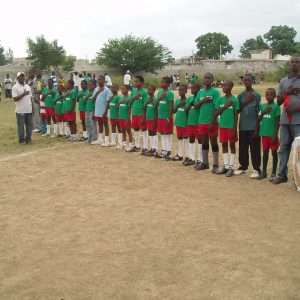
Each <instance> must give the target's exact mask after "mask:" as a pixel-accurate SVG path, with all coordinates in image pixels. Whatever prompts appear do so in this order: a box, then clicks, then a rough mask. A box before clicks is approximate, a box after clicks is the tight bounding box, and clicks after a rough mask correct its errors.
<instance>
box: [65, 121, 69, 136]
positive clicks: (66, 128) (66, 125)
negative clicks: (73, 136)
mask: <svg viewBox="0 0 300 300" xmlns="http://www.w3.org/2000/svg"><path fill="white" fill-rule="evenodd" d="M64 135H68V123H67V122H64Z"/></svg>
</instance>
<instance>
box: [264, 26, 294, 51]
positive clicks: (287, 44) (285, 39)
mask: <svg viewBox="0 0 300 300" xmlns="http://www.w3.org/2000/svg"><path fill="white" fill-rule="evenodd" d="M296 34H297V31H296V30H295V29H294V28H293V27H288V26H287V25H280V26H272V27H271V29H270V30H269V31H268V32H267V33H266V34H264V38H265V39H266V40H267V41H268V42H269V44H270V47H271V48H272V51H273V54H281V55H286V54H292V53H294V51H295V41H294V40H295V37H296Z"/></svg>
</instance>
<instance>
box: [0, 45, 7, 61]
mask: <svg viewBox="0 0 300 300" xmlns="http://www.w3.org/2000/svg"><path fill="white" fill-rule="evenodd" d="M5 64H6V57H5V54H4V48H3V47H2V46H1V45H0V66H4V65H5Z"/></svg>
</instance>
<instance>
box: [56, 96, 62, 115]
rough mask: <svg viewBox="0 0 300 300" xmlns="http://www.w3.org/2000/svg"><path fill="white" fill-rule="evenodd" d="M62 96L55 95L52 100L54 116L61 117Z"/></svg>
mask: <svg viewBox="0 0 300 300" xmlns="http://www.w3.org/2000/svg"><path fill="white" fill-rule="evenodd" d="M63 98H64V97H63V95H61V96H60V95H58V94H56V96H55V98H54V101H56V100H57V101H56V103H55V114H56V115H61V114H63V102H64V101H63Z"/></svg>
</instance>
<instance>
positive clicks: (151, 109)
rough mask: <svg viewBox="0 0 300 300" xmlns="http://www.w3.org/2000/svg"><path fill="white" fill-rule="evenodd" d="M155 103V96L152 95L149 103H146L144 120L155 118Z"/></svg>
mask: <svg viewBox="0 0 300 300" xmlns="http://www.w3.org/2000/svg"><path fill="white" fill-rule="evenodd" d="M155 103H156V97H155V96H154V97H153V99H152V102H151V103H148V104H147V109H146V120H149V121H150V120H154V119H155V110H154V107H155Z"/></svg>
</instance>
